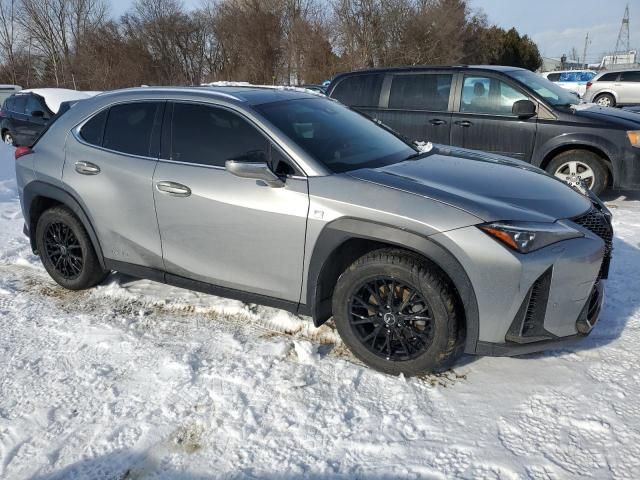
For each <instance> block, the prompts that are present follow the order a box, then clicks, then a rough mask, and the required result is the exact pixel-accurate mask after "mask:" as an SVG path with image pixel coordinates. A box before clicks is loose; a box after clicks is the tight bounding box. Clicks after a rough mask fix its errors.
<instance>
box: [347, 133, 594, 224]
mask: <svg viewBox="0 0 640 480" xmlns="http://www.w3.org/2000/svg"><path fill="white" fill-rule="evenodd" d="M350 175H351V176H353V177H355V178H358V179H360V180H364V181H368V182H373V183H376V184H378V185H384V186H387V187H390V188H395V189H398V190H403V191H405V192H408V193H412V194H416V195H421V196H424V197H426V198H431V199H433V200H437V201H440V202H443V203H446V204H448V205H452V206H454V207H457V208H460V209H462V210H464V211H466V212H468V213H471V214H472V215H475V216H476V217H478V218H480V219H481V220H484V221H486V222H491V221H497V220H503V221H505V220H511V221H538V222H553V221H555V220H558V219H562V218H572V217H575V216H578V215H580V214H582V213H584V212H586V211H587V210H588V209H589V208H590V207H591V205H592V204H591V201H590V200H589V199H588V198H587V197H585V196H584V195H581V194H580V193H578V192H576V191H575V190H573V189H572V188H570V187H569V186H567V185H566V184H564V183H562V182H560V181H559V180H557V179H555V178H553V177H551V176H549V175H547V174H546V173H545V172H544V171H543V170H540V169H539V168H536V167H533V166H531V165H529V164H528V163H525V162H521V161H519V160H514V159H511V158H508V157H502V156H499V155H491V154H487V153H482V152H477V151H472V150H464V149H460V148H452V147H445V146H436V147H435V148H434V149H433V150H432V151H431V152H430V153H428V154H426V155H425V156H423V157H419V158H418V159H415V160H406V161H404V162H400V163H396V164H393V165H388V166H385V167H380V168H367V169H361V170H356V171H352V172H350Z"/></svg>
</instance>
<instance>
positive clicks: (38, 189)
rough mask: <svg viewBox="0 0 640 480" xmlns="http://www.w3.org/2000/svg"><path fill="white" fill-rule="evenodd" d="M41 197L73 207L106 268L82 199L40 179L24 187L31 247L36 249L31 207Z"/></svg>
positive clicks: (26, 220)
mask: <svg viewBox="0 0 640 480" xmlns="http://www.w3.org/2000/svg"><path fill="white" fill-rule="evenodd" d="M39 197H42V198H47V199H51V200H55V201H57V202H60V203H61V204H63V205H64V206H66V207H67V208H69V209H71V211H72V212H73V213H74V215H75V216H76V217H78V219H79V220H80V222H81V223H82V225H83V226H84V228H85V230H86V231H87V233H88V234H89V238H90V239H91V244H92V245H93V249H94V250H95V252H96V255H97V257H98V261H99V262H100V266H101V267H102V268H103V269H106V265H105V261H104V255H103V252H102V247H101V246H100V241H99V240H98V236H97V235H96V231H95V229H94V228H93V224H92V222H91V220H90V218H89V216H88V215H87V214H86V211H85V208H83V206H82V204H81V203H80V201H79V200H77V199H76V198H75V197H74V196H72V195H71V194H70V193H69V192H66V191H65V190H63V189H62V188H60V187H57V186H55V185H51V184H50V183H46V182H43V181H40V180H35V181H33V182H30V183H29V184H27V185H26V186H25V187H24V191H23V205H24V214H25V223H26V224H27V225H28V232H29V240H30V241H31V248H32V249H33V250H34V251H35V222H34V221H33V219H32V218H31V207H32V206H33V201H34V200H35V199H36V198H39Z"/></svg>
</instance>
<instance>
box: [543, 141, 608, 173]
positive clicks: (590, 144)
mask: <svg viewBox="0 0 640 480" xmlns="http://www.w3.org/2000/svg"><path fill="white" fill-rule="evenodd" d="M581 148H582V149H587V150H589V149H593V150H597V151H600V152H602V153H603V154H604V155H605V156H606V157H607V159H608V160H609V162H610V163H611V168H612V170H613V171H612V172H611V173H612V174H613V175H616V176H617V174H618V173H619V172H618V168H619V167H618V165H617V163H618V157H619V156H620V148H619V147H618V146H616V144H615V143H614V142H612V141H611V140H608V139H606V138H602V137H600V136H597V135H590V134H584V133H570V134H567V135H563V136H556V137H553V138H551V139H549V140H548V141H547V142H546V143H544V144H543V145H541V146H540V147H539V148H537V149H536V151H535V153H534V156H533V158H532V159H531V163H532V164H533V165H535V166H536V167H540V168H542V164H543V162H544V160H545V159H546V158H547V157H548V156H549V155H550V154H552V153H553V152H554V151H557V150H561V149H562V150H569V149H575V150H580V149H581Z"/></svg>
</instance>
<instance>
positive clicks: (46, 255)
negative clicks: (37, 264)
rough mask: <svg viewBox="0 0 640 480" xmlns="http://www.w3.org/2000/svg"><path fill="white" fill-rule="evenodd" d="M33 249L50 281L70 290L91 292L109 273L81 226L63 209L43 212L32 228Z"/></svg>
mask: <svg viewBox="0 0 640 480" xmlns="http://www.w3.org/2000/svg"><path fill="white" fill-rule="evenodd" d="M35 234H36V247H37V249H38V253H39V255H40V260H41V261H42V264H43V265H44V268H45V269H46V270H47V272H48V273H49V275H50V276H51V278H53V280H55V281H56V282H57V283H58V284H59V285H61V286H63V287H65V288H68V289H70V290H83V289H86V288H91V287H94V286H96V285H97V284H99V283H100V282H102V281H103V280H104V279H105V277H106V276H107V275H108V273H109V271H107V270H103V269H102V267H100V262H99V261H98V256H97V255H96V252H95V250H94V248H93V245H92V243H91V239H90V238H89V235H88V234H87V231H86V230H85V228H84V226H83V225H82V223H80V221H79V220H78V219H77V218H76V216H75V215H74V214H73V213H71V211H70V210H68V209H67V208H66V207H61V206H58V207H53V208H50V209H49V210H46V211H45V212H44V213H43V214H42V215H41V216H40V218H39V219H38V223H37V225H36V233H35Z"/></svg>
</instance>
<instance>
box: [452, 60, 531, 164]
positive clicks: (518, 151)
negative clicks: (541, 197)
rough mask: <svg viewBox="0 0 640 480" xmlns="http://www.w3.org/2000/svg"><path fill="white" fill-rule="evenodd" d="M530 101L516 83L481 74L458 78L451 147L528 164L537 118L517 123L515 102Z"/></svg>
mask: <svg viewBox="0 0 640 480" xmlns="http://www.w3.org/2000/svg"><path fill="white" fill-rule="evenodd" d="M518 100H532V101H533V102H534V103H537V102H535V101H534V100H533V99H531V98H529V97H528V96H527V95H526V94H525V93H524V91H522V90H521V89H520V87H518V86H517V85H516V84H515V83H513V82H510V81H508V80H506V79H504V78H503V77H500V76H497V75H491V74H488V73H487V74H484V73H478V74H474V73H466V74H461V81H459V82H458V87H457V92H456V103H455V106H454V112H453V114H452V117H451V121H452V125H451V145H455V146H458V147H464V148H470V149H473V150H483V151H487V152H491V153H496V154H499V155H507V156H510V157H514V158H517V159H520V160H525V161H530V160H531V154H532V152H533V146H534V143H535V137H536V131H537V116H533V117H531V118H528V119H520V118H518V117H516V116H515V115H513V114H512V113H511V109H512V106H513V104H514V102H516V101H518Z"/></svg>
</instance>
